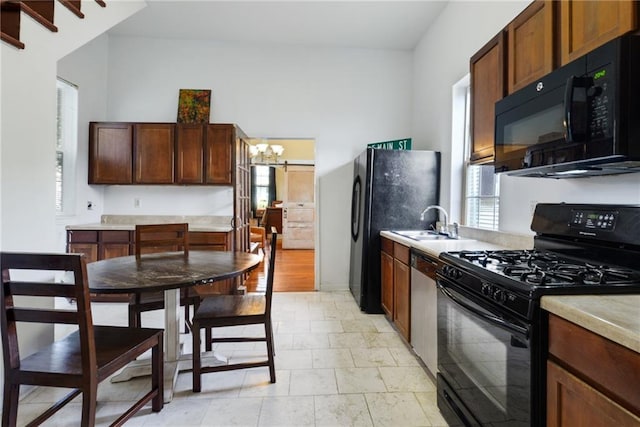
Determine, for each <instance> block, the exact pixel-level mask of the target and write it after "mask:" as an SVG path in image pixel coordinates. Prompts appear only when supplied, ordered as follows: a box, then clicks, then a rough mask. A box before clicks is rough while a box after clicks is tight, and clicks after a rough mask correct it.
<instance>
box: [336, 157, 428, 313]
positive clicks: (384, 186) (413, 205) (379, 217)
mask: <svg viewBox="0 0 640 427" xmlns="http://www.w3.org/2000/svg"><path fill="white" fill-rule="evenodd" d="M353 168H354V176H353V190H352V195H351V266H350V271H349V289H350V290H351V293H352V294H353V296H354V298H355V299H356V302H357V303H358V304H359V306H360V309H361V310H363V311H364V312H366V313H382V305H381V301H380V298H381V295H380V294H381V292H380V290H381V286H380V231H383V230H416V229H426V228H430V226H431V225H435V222H436V220H437V210H436V209H431V210H430V211H429V212H427V215H426V216H425V220H424V221H420V214H421V213H422V211H423V210H424V209H425V208H426V207H427V206H429V205H437V204H438V203H439V199H440V153H439V152H436V151H418V150H415V151H413V150H382V149H373V148H367V150H366V151H364V152H363V153H362V154H360V155H359V156H358V157H356V159H355V160H354V164H353Z"/></svg>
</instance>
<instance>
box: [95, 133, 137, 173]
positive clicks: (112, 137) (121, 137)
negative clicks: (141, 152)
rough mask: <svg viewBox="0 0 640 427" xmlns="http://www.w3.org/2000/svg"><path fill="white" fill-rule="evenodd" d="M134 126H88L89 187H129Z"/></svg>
mask: <svg viewBox="0 0 640 427" xmlns="http://www.w3.org/2000/svg"><path fill="white" fill-rule="evenodd" d="M132 153H133V125H132V124H131V123H99V122H91V123H90V124H89V184H131V182H132V176H133V173H132V171H133V163H132V155H133V154H132Z"/></svg>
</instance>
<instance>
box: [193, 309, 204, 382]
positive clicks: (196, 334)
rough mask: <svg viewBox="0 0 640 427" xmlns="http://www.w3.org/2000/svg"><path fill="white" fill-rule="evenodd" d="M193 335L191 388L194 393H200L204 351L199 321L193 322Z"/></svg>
mask: <svg viewBox="0 0 640 427" xmlns="http://www.w3.org/2000/svg"><path fill="white" fill-rule="evenodd" d="M191 337H192V338H193V339H192V342H193V346H192V352H191V355H192V363H193V366H192V369H191V374H192V385H191V389H192V390H193V392H194V393H200V389H201V384H200V377H201V372H200V368H201V364H202V361H201V355H200V351H202V349H201V347H200V324H199V323H198V322H197V321H193V322H192V324H191Z"/></svg>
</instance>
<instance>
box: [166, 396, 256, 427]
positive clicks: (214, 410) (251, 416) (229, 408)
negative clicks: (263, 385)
mask: <svg viewBox="0 0 640 427" xmlns="http://www.w3.org/2000/svg"><path fill="white" fill-rule="evenodd" d="M262 400H263V399H262V398H261V397H246V398H240V399H216V400H211V401H210V402H209V404H208V405H206V406H205V405H202V406H203V407H204V409H205V413H204V417H203V419H202V421H201V423H200V424H199V425H201V426H212V427H213V426H225V427H227V426H228V427H231V426H243V427H244V426H256V425H258V419H259V418H260V410H261V409H262ZM173 425H174V426H180V425H183V424H180V423H179V422H176V423H175V424H173Z"/></svg>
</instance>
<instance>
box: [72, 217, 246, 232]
mask: <svg viewBox="0 0 640 427" xmlns="http://www.w3.org/2000/svg"><path fill="white" fill-rule="evenodd" d="M183 222H186V223H188V224H189V231H199V232H218V233H228V232H230V231H233V227H231V217H229V216H216V215H198V216H196V215H193V216H188V215H186V216H180V215H178V216H176V215H102V217H101V218H100V222H96V223H91V224H72V225H67V226H66V229H67V230H123V231H133V230H135V228H136V224H169V223H183Z"/></svg>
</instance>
